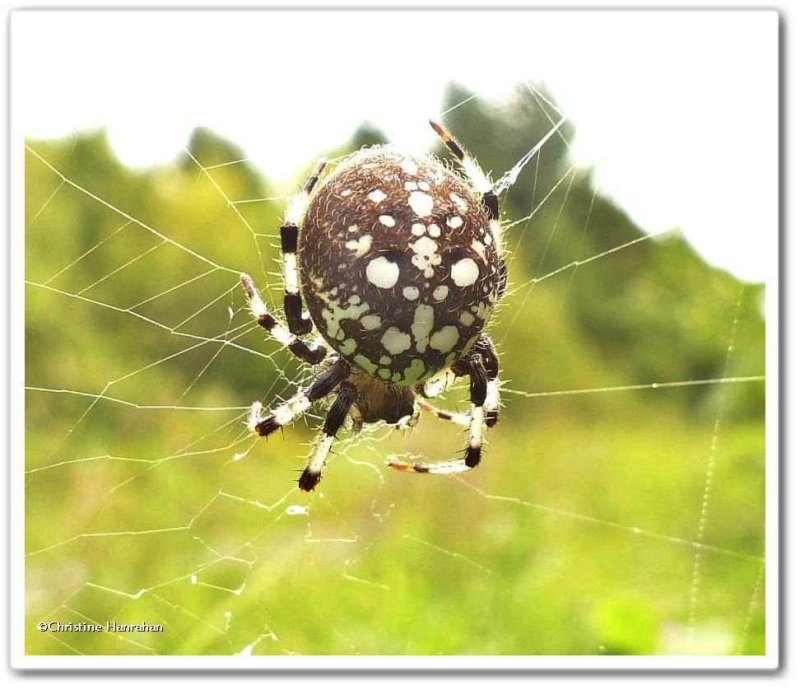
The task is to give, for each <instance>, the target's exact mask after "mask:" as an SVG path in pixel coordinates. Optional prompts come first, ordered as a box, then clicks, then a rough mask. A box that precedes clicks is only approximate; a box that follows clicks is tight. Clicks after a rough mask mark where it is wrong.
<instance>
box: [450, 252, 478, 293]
mask: <svg viewBox="0 0 800 690" xmlns="http://www.w3.org/2000/svg"><path fill="white" fill-rule="evenodd" d="M478 274H479V271H478V264H476V263H475V261H473V260H472V259H470V258H469V257H467V258H466V259H461V261H457V262H456V263H455V264H453V266H452V268H451V269H450V277H451V278H452V279H453V282H454V283H455V284H456V285H458V286H459V287H466V286H467V285H473V284H474V283H475V281H476V280H478Z"/></svg>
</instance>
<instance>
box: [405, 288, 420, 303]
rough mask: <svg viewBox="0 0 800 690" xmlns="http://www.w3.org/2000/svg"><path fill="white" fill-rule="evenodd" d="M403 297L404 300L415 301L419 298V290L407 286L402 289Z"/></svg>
mask: <svg viewBox="0 0 800 690" xmlns="http://www.w3.org/2000/svg"><path fill="white" fill-rule="evenodd" d="M403 297H405V298H406V299H412V300H413V299H417V297H419V289H418V288H415V287H414V286H413V285H409V286H408V287H404V288H403Z"/></svg>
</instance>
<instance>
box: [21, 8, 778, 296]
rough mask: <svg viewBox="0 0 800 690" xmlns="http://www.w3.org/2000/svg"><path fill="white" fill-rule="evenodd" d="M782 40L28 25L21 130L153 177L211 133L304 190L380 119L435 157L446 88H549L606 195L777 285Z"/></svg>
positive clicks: (738, 19)
mask: <svg viewBox="0 0 800 690" xmlns="http://www.w3.org/2000/svg"><path fill="white" fill-rule="evenodd" d="M777 32H778V23H777V15H776V14H775V13H772V12H762V13H753V12H738V13H735V12H730V13H719V12H717V13H710V12H690V13H679V12H639V13H636V12H465V13H458V14H454V13H452V12H387V11H384V12H332V13H322V12H298V13H291V12H258V13H243V12H231V13H192V14H187V13H171V12H159V13H155V14H152V13H144V12H133V13H130V12H107V13H90V12H65V13H46V12H18V13H15V14H14V15H13V19H12V51H13V52H12V70H13V71H12V89H13V91H12V108H13V113H12V117H13V118H14V127H15V130H14V131H20V132H22V133H23V134H24V135H25V136H28V137H32V138H51V137H62V136H65V135H67V134H70V133H72V132H75V131H79V130H86V129H91V128H97V127H104V128H106V129H107V130H108V133H109V137H110V140H111V143H112V146H113V147H114V149H115V151H116V153H117V155H118V156H119V157H120V158H121V159H122V161H123V162H125V163H126V164H128V165H132V166H136V167H146V166H150V165H157V164H162V163H166V162H169V161H171V160H173V159H174V158H175V157H176V156H177V155H178V153H179V152H180V151H181V150H182V149H183V147H184V146H185V145H186V143H187V140H188V137H189V134H190V132H191V131H192V129H193V128H194V127H196V126H198V125H202V126H206V127H210V128H211V129H213V130H214V131H216V132H217V133H219V134H220V135H222V136H224V137H226V138H228V139H230V140H231V141H232V142H234V143H235V144H237V145H238V146H240V147H241V148H242V149H243V150H244V152H245V154H246V156H247V157H248V159H250V161H251V162H252V163H253V164H254V165H256V166H257V167H258V168H259V169H261V170H262V171H263V172H264V174H266V175H267V176H269V177H270V178H272V179H273V180H274V181H276V182H278V183H279V185H282V186H284V187H288V186H289V185H290V184H291V183H293V182H296V177H297V175H298V173H299V171H301V170H303V169H304V168H305V167H306V166H307V165H308V163H309V161H312V160H315V159H316V158H318V157H319V155H320V154H321V153H323V152H324V151H326V150H330V149H333V148H336V147H338V146H340V145H341V144H342V143H343V142H345V141H347V140H348V139H349V138H350V136H351V135H352V133H353V132H354V130H355V129H356V128H357V127H358V126H359V125H360V124H361V123H363V122H365V121H369V122H371V123H373V124H374V125H376V126H377V127H379V128H380V129H381V130H382V131H383V132H384V133H385V134H386V135H387V136H388V138H389V139H390V140H391V141H393V142H394V143H395V144H396V145H398V146H400V147H403V148H405V149H407V150H409V151H411V152H423V151H425V150H427V149H429V148H430V146H431V145H432V144H433V142H434V134H433V133H432V132H431V131H430V128H429V127H428V125H427V119H428V118H429V117H431V116H434V117H436V116H439V115H440V114H441V112H440V111H441V107H442V106H441V99H442V93H443V90H444V88H445V85H446V84H447V83H449V82H452V81H456V82H460V83H461V84H462V85H464V86H465V87H466V88H467V89H469V90H470V91H471V92H473V93H476V94H477V95H478V96H480V97H481V98H486V99H490V100H495V101H502V99H503V98H505V97H507V96H508V94H509V93H510V92H511V91H512V89H513V88H514V86H515V84H519V83H535V84H545V85H546V87H547V88H548V90H549V91H550V93H552V94H553V95H554V97H555V99H556V102H557V104H558V106H559V107H560V108H561V110H562V112H563V113H564V114H565V115H566V116H567V117H568V118H569V120H570V121H571V122H572V123H573V124H574V126H575V129H576V135H575V140H574V143H573V147H572V151H571V155H572V159H573V161H574V162H575V163H576V164H577V165H579V166H581V167H589V168H593V169H594V172H595V180H596V182H597V185H598V189H599V191H600V192H601V193H603V194H605V195H607V196H609V197H611V198H612V199H613V200H614V201H615V202H616V203H618V204H619V205H620V206H621V207H622V208H624V209H625V210H626V212H628V214H629V215H630V216H631V217H632V218H633V220H634V221H635V222H637V223H638V224H639V225H640V226H641V227H642V228H643V229H644V230H645V231H647V232H651V233H658V232H663V231H665V230H669V229H674V228H680V229H681V230H682V232H683V233H684V234H685V235H686V236H687V238H688V239H689V241H690V242H691V243H692V244H693V246H695V248H696V249H697V250H698V251H699V252H700V253H701V254H702V255H703V256H704V257H705V258H706V260H707V261H709V262H710V263H712V264H713V265H716V266H719V267H722V268H725V269H727V270H730V271H731V272H733V273H734V274H736V275H737V276H739V277H741V278H743V279H746V280H752V281H763V280H765V279H766V278H767V277H768V276H770V275H772V274H773V273H774V270H775V261H776V250H777V226H778V202H777V199H778V196H777V195H778V139H777V137H778V77H777V66H778V51H777ZM443 119H444V121H445V122H446V121H447V115H446V114H445V115H444V117H443ZM457 134H458V133H457V132H456V135H457ZM535 143H536V142H535V141H530V142H529V145H530V147H532V146H534V145H535ZM499 172H502V171H499ZM495 173H496V176H497V173H498V171H495ZM731 202H733V203H731Z"/></svg>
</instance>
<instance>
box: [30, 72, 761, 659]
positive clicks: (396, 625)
mask: <svg viewBox="0 0 800 690" xmlns="http://www.w3.org/2000/svg"><path fill="white" fill-rule="evenodd" d="M451 102H453V105H451V106H450V107H448V108H446V109H445V110H444V112H443V113H442V116H443V117H444V119H445V121H446V122H449V123H451V127H452V128H453V129H454V131H455V132H456V134H457V135H458V136H459V137H460V138H461V139H462V141H463V143H464V144H465V145H466V146H467V147H468V148H470V149H472V150H473V151H474V152H475V153H476V155H477V157H478V158H479V159H480V160H481V161H482V162H486V167H487V168H489V169H492V168H493V167H494V166H496V165H498V164H500V163H501V162H502V161H501V159H500V158H495V159H492V158H491V154H488V155H485V154H482V152H481V151H480V150H478V148H479V147H478V145H477V142H474V141H471V140H470V137H469V136H468V134H462V129H460V128H459V126H458V124H457V123H458V122H462V123H466V122H468V121H469V119H470V118H475V117H479V116H481V114H485V113H486V112H490V114H491V115H492V116H496V117H499V116H503V115H505V114H506V113H505V112H504V111H502V108H501V106H499V105H497V106H491V107H490V106H488V105H487V104H486V103H484V102H483V101H481V99H480V98H479V97H478V94H460V95H459V96H458V97H457V98H456V97H455V96H453V97H452V98H451ZM492 107H494V108H496V109H497V110H498V112H494V111H492V110H491V108H492ZM516 107H517V108H518V109H520V110H521V111H523V112H526V113H528V114H529V115H530V117H532V118H536V121H537V122H539V123H540V124H541V127H542V129H541V130H537V131H534V130H533V129H531V131H530V133H529V134H530V135H529V137H526V140H525V141H523V146H524V149H525V150H524V152H522V153H520V151H519V150H516V153H515V154H514V156H513V159H510V158H508V155H511V154H508V155H507V157H506V158H505V159H502V160H504V161H505V162H504V164H503V167H501V168H496V167H495V168H494V169H495V174H494V175H493V177H494V178H495V179H496V180H498V181H499V185H500V187H501V188H503V189H504V190H507V200H506V211H508V207H509V206H510V205H512V196H514V198H515V199H516V201H514V202H513V203H514V204H517V206H519V205H520V204H522V205H523V206H524V207H525V208H527V209H528V210H527V212H526V213H520V214H516V215H515V216H513V217H510V218H509V219H508V222H507V224H506V242H507V248H508V251H509V256H510V257H511V263H510V269H511V270H510V286H509V292H508V295H507V297H506V299H505V302H504V305H503V306H502V308H500V309H499V310H498V312H499V313H498V314H497V315H496V317H495V320H494V323H493V325H492V327H491V328H490V333H491V334H492V335H493V337H494V339H495V341H496V343H497V345H498V348H499V351H500V353H501V358H502V357H504V356H505V358H503V359H501V362H502V364H503V378H504V379H505V380H504V385H503V395H504V408H503V411H502V414H503V417H502V419H501V423H500V424H499V425H498V426H497V427H496V428H495V429H493V430H492V431H491V432H490V433H489V446H488V450H487V453H486V460H485V463H484V464H483V465H482V467H481V468H480V469H479V470H478V471H477V472H474V473H470V474H467V475H462V476H458V477H417V476H408V475H400V474H396V473H392V472H391V471H389V470H388V469H387V468H386V460H387V458H388V457H394V456H396V457H399V458H403V459H411V460H413V459H417V458H426V459H436V458H435V457H433V456H436V454H442V453H443V454H444V455H442V457H441V458H439V459H445V458H446V457H447V456H448V455H450V456H454V455H455V454H456V453H458V451H459V448H460V444H462V443H463V439H462V432H461V431H460V430H459V429H456V428H455V427H450V426H448V425H447V424H446V423H445V422H442V421H439V420H435V419H432V418H429V417H423V419H422V421H421V422H420V425H419V426H418V428H416V429H415V430H414V431H413V433H408V434H404V433H401V432H397V431H393V430H391V429H388V428H386V427H373V428H369V429H365V430H364V432H363V433H361V434H360V435H358V436H352V435H351V434H350V433H349V432H346V433H343V434H341V438H340V442H339V443H338V444H337V445H336V446H335V453H334V456H333V457H332V458H331V461H330V462H329V465H328V468H327V471H326V473H325V477H324V481H323V483H322V484H321V485H320V488H319V490H318V491H317V492H315V493H314V494H311V495H306V494H302V493H300V492H299V491H297V490H296V488H295V479H296V472H297V471H299V470H300V469H301V468H302V467H303V464H304V460H305V457H306V455H307V453H308V451H309V445H310V442H311V439H312V438H313V431H314V427H315V425H316V424H318V423H319V421H320V416H319V414H320V413H321V412H322V411H324V406H318V407H316V408H315V414H312V415H309V417H308V418H307V419H306V420H305V421H304V422H300V423H298V424H296V425H295V426H294V427H292V428H290V429H287V430H285V431H284V432H283V434H282V435H278V436H276V437H275V438H272V439H270V440H269V442H266V443H265V442H264V441H262V440H260V439H256V438H254V437H253V436H252V435H251V434H250V433H249V432H248V430H247V429H246V428H245V426H244V421H245V418H246V415H247V411H248V408H249V405H250V403H251V402H252V401H253V400H256V399H258V400H261V401H262V402H263V403H264V404H265V405H270V404H274V403H275V402H276V401H278V400H281V399H285V398H286V397H288V396H289V395H291V394H292V392H293V391H294V390H295V389H296V387H297V386H299V385H302V384H303V383H305V382H307V380H308V371H307V370H306V369H305V368H303V367H299V366H298V365H297V364H296V363H295V362H294V361H293V360H291V358H289V357H287V355H286V353H285V352H284V351H282V350H281V349H280V348H279V347H277V346H276V345H275V344H274V343H272V342H271V341H269V340H265V338H264V333H263V331H261V330H260V329H259V328H258V327H257V326H256V325H254V323H253V322H252V319H251V318H250V316H249V315H248V313H247V312H246V310H245V309H244V299H243V295H242V294H241V289H240V287H239V278H238V276H239V273H240V272H241V271H247V272H249V273H251V275H253V276H254V278H255V279H256V281H257V283H258V284H259V287H260V288H261V289H262V291H263V293H264V296H265V299H266V301H267V303H268V304H269V305H270V306H271V308H273V309H276V310H278V304H279V303H280V299H279V298H280V295H281V283H280V275H279V265H278V263H277V259H278V250H277V239H276V232H277V227H278V224H279V219H280V216H281V204H282V203H283V202H284V201H285V198H284V197H283V196H281V195H275V194H274V193H273V192H272V191H271V190H270V188H269V187H268V186H267V184H266V183H265V182H264V181H263V180H262V179H261V178H260V176H259V175H258V173H257V171H255V170H254V169H253V167H252V166H251V165H250V163H249V161H248V160H247V159H246V158H245V157H244V156H242V155H241V154H240V153H239V152H237V151H236V150H235V149H234V148H233V147H230V146H228V148H227V149H226V148H225V147H224V146H217V145H216V144H218V143H219V142H218V140H216V139H215V138H214V137H213V135H211V134H209V133H203V132H200V133H196V134H195V136H194V138H193V140H192V143H191V144H190V146H189V147H188V148H187V150H186V152H185V155H184V156H183V157H182V158H181V159H180V160H179V161H178V162H177V163H176V164H175V166H172V167H169V168H165V169H161V170H155V171H152V172H151V173H149V174H148V175H146V176H137V175H135V174H133V173H130V172H128V171H125V170H123V169H121V168H119V166H117V167H114V168H112V166H111V164H110V163H108V159H109V157H108V156H107V155H106V154H107V151H105V149H104V146H105V143H104V140H103V139H102V137H99V136H94V137H92V136H89V137H87V136H83V137H81V136H76V137H74V138H73V140H72V142H71V144H70V145H69V146H65V145H64V144H63V143H53V142H31V143H30V144H29V145H28V146H27V157H26V166H27V172H28V181H27V189H26V204H27V208H26V211H27V238H26V241H27V252H28V254H27V261H28V263H27V271H26V277H27V280H26V308H27V337H26V341H27V350H28V353H27V362H26V366H27V372H26V373H27V375H26V382H27V386H26V390H27V396H26V397H27V401H26V445H27V459H26V530H27V537H26V559H27V583H26V596H27V600H26V611H27V631H26V647H27V650H28V652H29V653H32V654H65V653H66V654H243V655H250V654H331V653H333V654H403V653H424V654H430V653H444V654H463V653H477V654H483V653H494V654H503V653H513V654H556V653H557V654H570V653H571V654H598V653H722V654H763V652H764V575H765V559H764V555H763V553H764V552H763V531H764V515H763V511H764V506H763V475H764V455H763V418H762V420H761V423H760V424H759V423H758V422H753V421H752V419H750V418H748V417H746V416H743V414H742V412H741V407H742V400H743V396H750V397H747V398H744V399H745V401H747V400H750V399H752V397H753V396H755V398H756V399H758V397H759V395H761V396H762V398H763V382H764V375H763V358H762V359H761V360H760V359H759V351H758V344H759V342H760V343H761V346H762V347H763V323H761V324H759V323H758V322H757V321H754V320H753V318H752V314H751V312H752V309H750V307H751V305H752V302H753V299H754V298H753V294H754V292H758V291H757V290H754V288H753V286H747V285H744V284H739V283H738V282H737V281H734V280H733V279H732V278H729V277H727V278H725V281H727V282H726V283H725V285H727V290H718V291H717V293H715V295H716V299H717V305H718V309H717V312H716V313H717V314H718V320H719V323H720V324H722V325H723V326H724V329H723V330H724V335H723V336H721V340H719V338H718V340H719V342H720V343H721V346H720V347H707V348H706V347H705V345H704V344H703V343H702V341H700V340H698V341H696V342H694V345H693V347H694V348H695V350H692V351H683V350H678V351H677V352H676V353H675V355H674V356H675V358H676V359H677V360H681V359H682V358H688V357H689V355H691V356H692V357H694V356H695V355H696V354H700V355H702V357H698V358H699V359H702V361H704V362H705V363H706V365H705V366H702V367H698V368H697V375H694V376H684V377H680V378H676V377H672V376H670V375H669V374H667V375H665V376H663V377H658V376H655V374H654V372H657V371H658V369H659V364H658V362H656V363H655V364H651V365H649V366H648V367H641V368H640V369H638V370H637V369H636V368H635V367H631V368H630V369H624V368H622V367H620V366H618V364H619V362H620V359H619V358H617V359H615V360H613V362H616V365H614V364H613V363H610V364H608V365H605V364H604V361H605V352H604V350H603V348H604V347H607V348H608V349H609V350H612V349H615V348H616V347H618V346H615V345H614V344H613V341H614V338H615V337H617V336H619V337H622V335H624V333H623V332H622V331H620V329H621V328H622V329H623V330H624V326H625V324H623V326H620V325H619V324H616V321H615V320H614V319H616V318H617V315H616V311H618V310H621V311H623V312H624V311H625V310H630V311H631V312H634V314H633V316H632V317H631V318H634V317H636V315H637V314H636V310H639V309H643V308H644V307H642V305H641V304H640V303H636V302H632V303H625V301H624V300H623V299H619V300H616V301H615V302H614V303H612V304H608V305H607V306H606V307H604V308H602V309H600V310H599V313H597V314H594V315H593V318H594V321H593V323H594V324H595V326H596V328H598V329H599V332H598V333H595V334H594V336H595V337H594V339H586V338H579V334H580V332H581V329H579V328H578V326H576V323H575V320H574V317H573V316H572V315H571V313H570V311H569V310H570V307H571V305H572V304H573V303H575V302H579V301H580V300H585V301H587V302H588V299H589V296H588V295H589V293H590V292H591V291H592V290H594V289H596V288H597V285H599V282H598V281H609V280H610V279H612V277H613V276H621V277H622V278H625V277H626V276H631V275H638V276H639V278H638V279H639V280H640V281H641V282H644V283H645V284H647V283H648V281H652V282H653V284H654V286H651V292H650V293H648V294H651V296H652V298H653V300H654V303H653V304H652V305H651V307H652V308H653V309H655V310H656V311H660V310H667V309H670V308H671V305H672V304H673V303H672V301H671V295H670V294H667V293H665V292H663V291H660V290H659V289H658V285H656V278H657V277H658V276H657V275H656V274H657V272H658V271H660V270H663V268H664V267H663V265H661V266H659V265H656V264H655V263H654V261H653V256H654V255H656V254H658V253H659V252H668V251H673V252H674V253H675V254H676V255H678V256H679V257H682V258H680V259H679V260H677V278H674V279H673V278H668V279H667V280H668V281H669V280H674V282H673V283H671V285H672V288H673V289H675V290H680V289H681V287H682V286H687V291H688V286H689V285H690V281H694V282H691V285H693V286H696V285H697V281H698V277H697V276H698V275H705V274H704V273H702V272H703V271H706V272H710V271H711V269H708V268H707V267H705V266H700V265H701V264H702V262H699V260H698V259H697V257H696V256H695V255H694V254H693V253H692V252H691V251H690V250H687V249H684V247H685V245H684V244H683V241H682V240H681V238H680V236H679V235H676V233H674V232H670V233H662V234H656V235H645V234H641V233H639V234H636V235H635V236H628V237H626V238H624V240H623V239H620V238H615V236H614V235H613V233H608V237H606V234H607V231H608V228H609V226H608V222H609V218H612V220H615V221H619V218H620V217H621V216H609V213H610V212H609V211H608V210H607V207H606V206H604V207H603V208H605V209H606V212H605V215H603V216H599V215H598V214H599V210H598V209H599V207H600V205H601V201H602V199H601V195H600V194H599V193H597V192H596V190H595V189H594V187H593V185H591V184H590V180H589V181H588V182H587V173H586V171H582V170H579V169H578V168H576V167H575V166H574V165H571V164H565V165H564V166H563V168H557V166H554V164H553V161H554V160H555V159H556V158H557V155H558V151H562V150H564V149H566V150H568V148H569V143H570V140H571V132H570V125H569V123H568V121H567V120H566V115H565V114H564V113H561V112H560V111H559V109H558V107H557V105H556V104H555V103H553V101H552V100H551V99H550V98H549V96H548V95H547V94H546V92H545V91H543V90H542V89H541V88H540V87H538V86H537V85H534V84H526V85H524V88H523V89H522V91H521V93H520V94H518V97H517V106H516ZM487 108H488V111H487ZM517 135H518V132H517ZM495 143H497V144H499V147H500V148H501V149H502V148H503V147H505V150H506V153H508V149H509V146H508V141H507V139H504V140H502V141H499V142H495ZM95 160H97V161H101V162H103V164H104V165H106V166H107V167H106V168H103V167H102V165H95V166H87V165H86V162H87V161H95ZM509 160H511V163H509V162H508V161H509ZM497 169H500V171H501V172H500V174H497V172H496V171H497ZM553 170H557V171H558V174H557V175H553V174H550V173H552V171H553ZM586 190H591V193H590V194H589V195H588V196H587V195H586ZM132 209H136V210H132ZM576 224H577V226H578V227H579V232H578V234H577V235H574V236H573V235H571V236H570V240H569V241H568V242H563V241H561V239H560V238H561V236H562V235H563V234H564V233H565V232H566V231H565V229H564V228H565V227H567V226H568V225H571V226H575V225H576ZM89 228H91V230H90V229H89ZM45 249H46V251H45ZM681 262H683V263H681ZM698 266H700V267H699V268H698ZM714 275H717V274H716V273H715V274H714ZM720 280H722V279H721V278H719V276H717V278H715V281H716V282H715V283H714V286H715V288H716V287H718V283H719V281H720ZM723 282H724V281H723ZM701 301H702V300H701ZM674 308H675V309H676V310H677V313H676V314H675V315H674V318H673V320H672V321H670V323H671V324H674V323H686V324H692V325H693V326H694V327H697V328H700V327H701V326H702V324H698V323H696V322H695V320H696V319H697V318H698V313H696V312H695V311H693V310H695V309H698V308H699V307H698V306H697V303H696V302H691V301H690V302H686V301H684V302H680V303H678V306H676V307H674ZM746 311H747V316H746V317H745V312H746ZM586 318H587V319H588V318H589V317H586ZM531 319H534V320H535V323H536V324H537V328H536V329H534V328H532V327H531V326H530V322H531ZM613 324H616V325H613ZM604 325H608V326H609V329H611V328H612V325H613V328H614V329H616V330H612V331H611V332H610V333H609V334H606V336H604V335H603V333H604V331H603V327H604ZM759 328H760V329H761V330H759ZM537 329H538V330H537ZM661 336H662V340H661V341H660V342H661V343H662V345H661V346H662V347H663V348H664V349H665V350H668V349H669V347H670V336H671V333H670V332H669V331H667V332H666V333H663V334H661ZM572 343H574V344H575V345H574V348H575V350H574V352H573V351H571V347H572ZM587 343H588V344H587ZM652 343H653V341H652V339H650V338H649V337H644V336H642V337H641V338H640V337H637V335H634V337H628V338H624V339H623V345H622V346H621V348H622V351H623V355H625V356H626V357H627V358H629V359H630V360H632V361H633V360H639V359H644V360H646V359H647V357H644V353H645V352H646V351H648V350H649V349H651V348H652ZM762 357H763V355H762ZM662 368H663V369H664V371H666V372H669V371H670V370H669V368H668V367H666V366H664V367H662ZM641 372H645V374H642V373H641ZM528 374H529V375H528ZM637 374H640V375H643V376H645V378H641V377H640V378H636V377H637ZM646 374H650V375H649V376H646ZM464 396H465V390H464V387H463V386H456V387H455V388H454V390H453V391H451V392H450V393H449V394H448V395H447V397H446V400H445V402H444V403H443V406H450V407H457V406H458V405H459V404H461V405H462V409H463V402H462V401H463V400H464ZM687 408H688V409H691V413H690V414H687V413H686V412H685V411H683V412H682V410H685V409H687ZM572 420H575V421H572ZM587 420H591V423H587ZM512 430H513V431H512ZM377 612H379V613H377ZM376 613H377V615H376ZM40 621H62V622H73V623H77V622H83V623H93V624H101V625H105V624H106V622H107V621H114V622H116V623H118V624H135V623H140V622H146V623H149V624H162V625H163V627H164V630H163V631H161V632H125V631H123V632H118V631H114V630H105V631H104V632H102V633H98V634H94V635H91V634H86V633H78V632H72V633H54V632H46V633H38V632H35V625H36V623H38V622H40ZM488 621H491V624H487V623H488Z"/></svg>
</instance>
